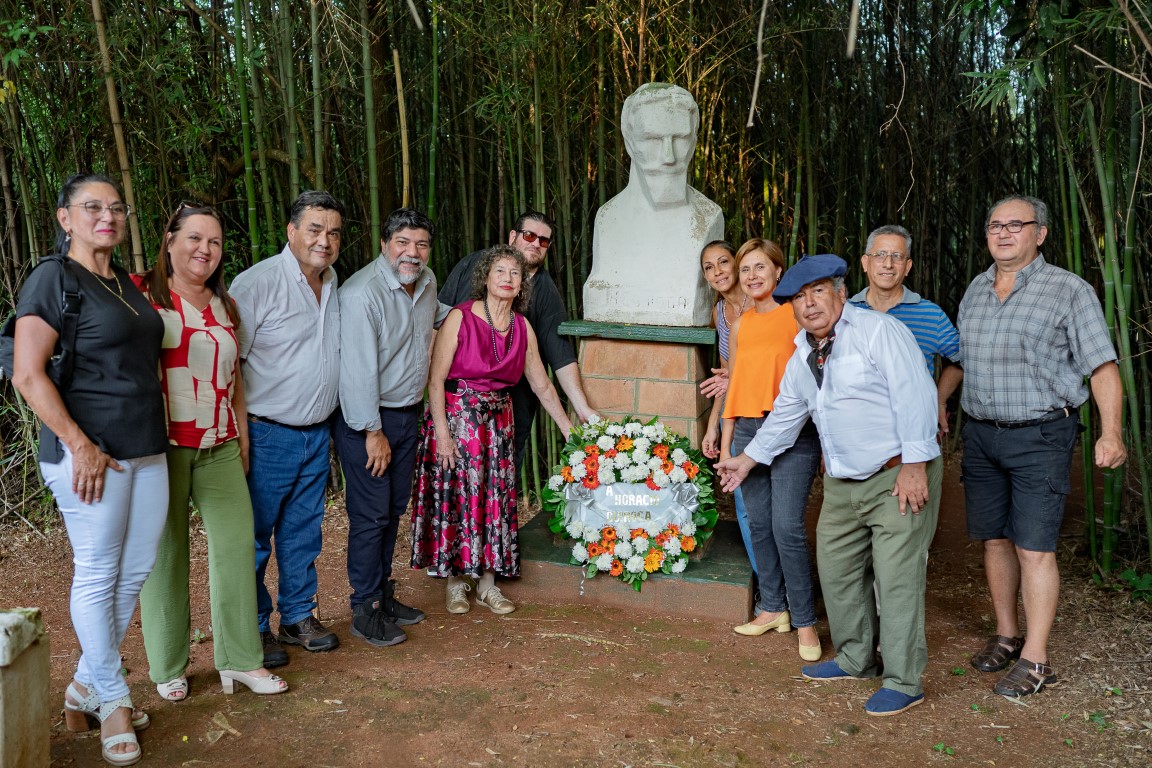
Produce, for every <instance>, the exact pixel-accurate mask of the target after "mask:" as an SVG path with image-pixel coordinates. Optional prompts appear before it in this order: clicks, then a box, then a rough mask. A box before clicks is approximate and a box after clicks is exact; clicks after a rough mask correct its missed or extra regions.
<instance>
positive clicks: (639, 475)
mask: <svg viewBox="0 0 1152 768" xmlns="http://www.w3.org/2000/svg"><path fill="white" fill-rule="evenodd" d="M620 479H621V480H623V481H624V482H626V483H639V482H642V481H644V480H647V479H648V467H637V466H631V467H625V468H624V469H622V470H620Z"/></svg>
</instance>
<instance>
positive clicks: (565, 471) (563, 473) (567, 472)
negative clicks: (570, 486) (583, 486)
mask: <svg viewBox="0 0 1152 768" xmlns="http://www.w3.org/2000/svg"><path fill="white" fill-rule="evenodd" d="M560 477H562V478H563V479H564V482H566V483H574V482H576V478H575V477H573V476H572V467H561V468H560Z"/></svg>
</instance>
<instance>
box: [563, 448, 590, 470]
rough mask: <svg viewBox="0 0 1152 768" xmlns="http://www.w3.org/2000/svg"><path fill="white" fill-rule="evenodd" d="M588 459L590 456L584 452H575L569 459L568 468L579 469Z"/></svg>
mask: <svg viewBox="0 0 1152 768" xmlns="http://www.w3.org/2000/svg"><path fill="white" fill-rule="evenodd" d="M586 458H588V454H586V453H584V451H573V452H572V455H571V456H569V457H568V466H570V467H573V468H575V467H578V466H580V465H581V464H583V463H584V459H586Z"/></svg>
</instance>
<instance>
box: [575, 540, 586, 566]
mask: <svg viewBox="0 0 1152 768" xmlns="http://www.w3.org/2000/svg"><path fill="white" fill-rule="evenodd" d="M572 557H573V558H575V560H576V562H578V563H586V562H588V548H587V547H585V546H584V545H583V544H573V545H572Z"/></svg>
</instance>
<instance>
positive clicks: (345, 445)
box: [335, 403, 423, 610]
mask: <svg viewBox="0 0 1152 768" xmlns="http://www.w3.org/2000/svg"><path fill="white" fill-rule="evenodd" d="M422 412H423V403H417V404H416V405H413V406H408V407H407V408H381V409H380V428H381V429H382V430H383V431H384V436H385V437H386V438H388V444H389V445H390V446H391V448H392V458H391V459H390V460H389V462H388V467H387V468H386V469H385V470H384V474H383V475H381V476H380V477H372V474H371V473H370V472H369V471H368V469H367V468H366V466H365V465H366V464H367V463H368V450H367V448H366V447H365V439H366V438H365V435H364V432H363V430H355V429H352V428H351V427H350V426H348V422H346V421H344V417H343V416H342V415H341V416H338V417H337V419H336V428H335V442H336V452H337V453H338V454H340V466H341V467H342V468H343V469H344V505H345V508H346V509H347V511H348V583H349V584H350V585H351V587H352V596H351V603H352V608H353V610H355V608H356V606H358V605H360V604H361V603H371V602H375V601H376V600H379V599H380V598H381V597H382V596H383V595H384V584H385V582H387V581H388V579H390V578H391V577H392V558H393V556H394V555H395V553H396V534H397V532H398V531H399V528H400V520H401V519H402V518H403V517H404V512H405V510H407V509H408V502H409V500H411V498H412V473H413V471H414V470H415V469H416V449H417V448H419V444H420V416H421V413H422Z"/></svg>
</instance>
